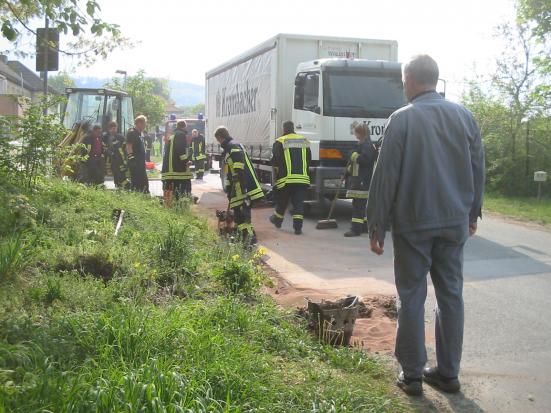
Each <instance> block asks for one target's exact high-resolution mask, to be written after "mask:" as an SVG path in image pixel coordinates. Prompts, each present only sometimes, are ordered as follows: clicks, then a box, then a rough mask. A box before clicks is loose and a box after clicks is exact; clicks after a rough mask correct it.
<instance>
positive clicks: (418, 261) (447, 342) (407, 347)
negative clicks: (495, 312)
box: [392, 223, 468, 378]
mask: <svg viewBox="0 0 551 413" xmlns="http://www.w3.org/2000/svg"><path fill="white" fill-rule="evenodd" d="M392 238H393V243H394V273H395V280H396V289H397V291H398V298H399V300H398V328H397V332H396V348H395V354H396V357H397V359H398V362H399V363H400V365H401V366H402V369H403V371H404V374H405V376H406V377H409V378H419V377H421V376H422V373H423V368H424V366H425V363H426V362H427V352H426V348H425V299H426V296H427V273H430V276H431V279H432V283H433V285H434V290H435V293H436V301H437V308H436V322H435V337H436V360H437V365H438V370H439V372H440V374H442V375H444V376H446V377H457V376H458V374H459V365H460V362H461V353H462V349H463V323H464V315H463V247H464V245H465V242H466V241H467V238H468V224H467V223H465V224H464V225H459V226H454V227H448V228H440V229H430V230H422V231H414V232H407V233H399V234H393V235H392Z"/></svg>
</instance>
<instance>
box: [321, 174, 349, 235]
mask: <svg viewBox="0 0 551 413" xmlns="http://www.w3.org/2000/svg"><path fill="white" fill-rule="evenodd" d="M343 185H344V179H343V180H342V181H341V186H340V187H339V189H337V192H336V193H335V197H334V198H333V201H331V208H330V209H329V214H328V215H327V219H322V220H320V221H318V224H317V225H316V229H334V228H337V220H336V219H331V217H332V216H333V211H334V210H335V206H336V205H337V200H338V199H339V193H340V192H341V191H340V190H341V188H342V187H343Z"/></svg>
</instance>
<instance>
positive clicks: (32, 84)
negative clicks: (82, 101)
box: [8, 60, 59, 95]
mask: <svg viewBox="0 0 551 413" xmlns="http://www.w3.org/2000/svg"><path fill="white" fill-rule="evenodd" d="M8 66H9V67H10V68H11V69H12V70H13V71H14V72H17V73H18V74H20V76H23V81H24V82H25V83H26V84H27V85H29V90H31V91H33V92H41V91H42V90H43V89H44V81H43V80H42V79H41V78H40V76H38V75H37V74H36V73H35V72H34V71H32V70H31V69H29V68H28V67H27V66H25V65H24V64H23V63H21V62H19V61H17V60H10V61H9V62H8ZM48 91H49V92H50V93H54V94H56V95H58V94H59V91H58V90H57V89H54V88H53V87H51V86H48Z"/></svg>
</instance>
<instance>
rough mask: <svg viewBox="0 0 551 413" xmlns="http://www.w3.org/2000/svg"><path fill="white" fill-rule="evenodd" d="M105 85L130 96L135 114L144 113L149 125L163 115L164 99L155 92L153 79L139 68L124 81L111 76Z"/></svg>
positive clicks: (154, 124) (152, 124)
mask: <svg viewBox="0 0 551 413" xmlns="http://www.w3.org/2000/svg"><path fill="white" fill-rule="evenodd" d="M105 87H108V88H112V89H118V90H124V91H126V92H128V94H129V95H130V96H131V97H132V104H133V106H134V114H135V115H139V114H141V115H145V116H146V117H147V119H148V122H149V125H151V126H157V125H160V124H161V123H162V121H163V120H164V117H165V106H166V100H165V99H164V98H163V96H160V95H158V94H156V93H155V81H154V80H152V79H151V78H147V77H146V76H145V72H144V71H143V70H140V71H139V72H138V73H137V74H136V75H135V76H128V78H127V79H126V83H125V82H124V81H123V80H121V79H120V78H113V79H112V80H111V81H110V82H109V83H107V84H106V85H105Z"/></svg>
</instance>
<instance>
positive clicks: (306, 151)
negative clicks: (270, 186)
mask: <svg viewBox="0 0 551 413" xmlns="http://www.w3.org/2000/svg"><path fill="white" fill-rule="evenodd" d="M311 159H312V154H311V151H310V141H309V140H308V139H306V138H305V137H303V136H301V135H297V134H295V133H291V134H288V135H284V136H282V137H280V138H278V139H276V141H275V142H274V147H273V158H272V163H273V166H274V167H275V168H276V171H277V173H276V187H277V188H279V189H281V188H283V187H284V186H285V185H288V184H302V185H310V175H309V168H310V162H311Z"/></svg>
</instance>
